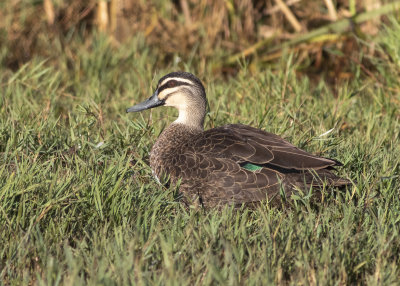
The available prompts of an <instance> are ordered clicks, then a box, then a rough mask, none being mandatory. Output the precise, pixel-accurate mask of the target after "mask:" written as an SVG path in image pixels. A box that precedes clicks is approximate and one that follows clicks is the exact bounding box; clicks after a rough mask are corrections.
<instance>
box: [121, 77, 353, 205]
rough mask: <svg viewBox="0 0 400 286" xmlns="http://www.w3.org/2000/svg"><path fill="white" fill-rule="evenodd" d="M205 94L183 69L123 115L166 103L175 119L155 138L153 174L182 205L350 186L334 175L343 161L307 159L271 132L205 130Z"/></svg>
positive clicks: (254, 200) (239, 127)
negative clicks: (172, 190) (172, 188)
mask: <svg viewBox="0 0 400 286" xmlns="http://www.w3.org/2000/svg"><path fill="white" fill-rule="evenodd" d="M207 105H208V103H207V97H206V91H205V88H204V86H203V84H202V82H201V81H200V80H199V79H198V78H197V77H196V76H195V75H193V74H191V73H188V72H182V71H179V72H171V73H169V74H167V75H165V76H163V77H162V78H161V79H160V80H159V81H158V84H157V87H156V90H155V92H154V93H153V95H152V96H151V97H150V98H148V99H147V100H145V101H143V102H141V103H138V104H136V105H134V106H132V107H130V108H128V109H127V110H126V111H127V112H140V111H144V110H147V109H151V108H155V107H161V106H170V107H174V108H176V109H178V118H177V119H176V120H175V121H173V122H172V123H171V124H170V125H169V126H167V127H166V128H165V129H164V130H163V131H162V132H161V134H160V135H159V137H158V139H157V140H156V142H155V143H154V145H153V147H152V149H151V151H150V153H149V159H150V160H149V161H150V167H151V170H152V173H153V175H154V176H155V178H156V179H157V181H159V182H161V183H162V184H168V185H171V184H173V185H174V186H178V188H179V193H180V194H181V198H182V200H183V202H184V203H185V204H186V205H189V206H192V205H194V206H199V205H200V206H202V207H204V208H218V207H223V206H225V205H233V206H235V207H238V206H242V205H254V204H258V203H260V202H262V201H265V200H267V201H268V202H270V203H271V204H273V203H274V202H275V203H277V204H279V201H281V202H282V198H284V200H288V199H290V197H291V196H292V194H296V193H297V192H299V191H306V192H307V191H308V190H314V189H316V190H317V192H319V193H321V190H322V189H324V188H343V187H345V186H348V185H350V184H351V181H349V180H347V179H345V178H341V177H339V176H337V175H335V174H334V171H335V167H337V166H342V164H341V163H340V162H339V161H337V160H335V159H329V158H324V157H319V156H316V155H313V154H310V153H308V152H306V151H304V150H302V149H300V148H298V147H296V146H294V145H292V144H291V143H289V142H288V141H286V140H284V139H283V138H281V137H280V136H278V135H275V134H273V133H269V132H267V131H264V130H261V129H258V128H254V127H251V126H249V125H244V124H227V125H223V126H220V127H215V128H212V129H208V130H204V119H205V117H206V113H207Z"/></svg>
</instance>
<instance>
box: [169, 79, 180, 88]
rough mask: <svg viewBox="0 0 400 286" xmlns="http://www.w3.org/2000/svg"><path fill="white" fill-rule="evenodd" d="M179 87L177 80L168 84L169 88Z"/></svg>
mask: <svg viewBox="0 0 400 286" xmlns="http://www.w3.org/2000/svg"><path fill="white" fill-rule="evenodd" d="M177 85H178V83H177V82H176V81H175V80H170V81H169V82H167V86H168V87H175V86H177Z"/></svg>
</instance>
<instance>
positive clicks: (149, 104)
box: [126, 72, 207, 129]
mask: <svg viewBox="0 0 400 286" xmlns="http://www.w3.org/2000/svg"><path fill="white" fill-rule="evenodd" d="M158 106H172V107H175V108H176V109H178V111H179V116H178V119H176V120H175V123H180V124H185V125H188V126H190V127H194V128H201V129H203V124H204V117H205V115H206V106H207V99H206V92H205V89H204V86H203V84H202V83H201V81H200V80H199V79H198V78H197V77H195V76H194V75H193V74H191V73H187V72H172V73H169V74H167V75H165V76H163V77H162V78H161V79H160V80H159V81H158V84H157V89H156V91H155V92H154V94H153V95H152V96H151V97H150V98H149V99H147V100H146V101H143V102H141V103H139V104H136V105H134V106H132V107H130V108H128V109H127V110H126V112H138V111H142V110H146V109H150V108H153V107H158Z"/></svg>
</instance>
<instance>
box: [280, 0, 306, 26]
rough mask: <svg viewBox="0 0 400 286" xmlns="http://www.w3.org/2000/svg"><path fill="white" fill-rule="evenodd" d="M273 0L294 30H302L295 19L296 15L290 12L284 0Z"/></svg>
mask: <svg viewBox="0 0 400 286" xmlns="http://www.w3.org/2000/svg"><path fill="white" fill-rule="evenodd" d="M275 2H276V4H277V5H278V6H279V8H280V9H281V10H282V13H283V14H284V15H285V17H286V19H287V20H288V21H289V22H290V24H291V25H292V27H293V28H294V30H295V31H296V32H300V31H301V30H302V27H301V25H300V23H299V21H298V20H297V18H296V16H295V15H294V14H293V13H292V11H290V9H289V8H288V6H287V5H286V4H285V2H283V1H282V0H275Z"/></svg>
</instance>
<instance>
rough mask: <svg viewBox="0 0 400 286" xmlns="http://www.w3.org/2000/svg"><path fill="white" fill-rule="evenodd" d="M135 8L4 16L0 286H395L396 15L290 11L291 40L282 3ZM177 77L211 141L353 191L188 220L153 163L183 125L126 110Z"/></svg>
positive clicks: (36, 5) (7, 11) (73, 6)
mask: <svg viewBox="0 0 400 286" xmlns="http://www.w3.org/2000/svg"><path fill="white" fill-rule="evenodd" d="M133 2H134V5H136V6H133V8H132V10H129V9H128V8H129V7H125V10H124V9H122V10H121V9H120V8H118V7H119V6H118V7H117V8H118V9H116V8H115V7H114V6H112V5H114V4H113V3H115V1H110V2H107V3H105V2H104V3H105V4H106V5H104V3H103V2H97V1H87V2H86V3H83V4H82V3H81V2H80V1H71V2H64V1H61V0H60V1H47V0H44V1H22V0H21V1H7V2H5V1H3V2H1V3H0V17H1V19H2V21H1V22H0V94H1V96H0V281H1V282H2V284H6V285H21V284H24V285H27V284H32V285H60V284H61V285H87V284H89V285H98V284H99V285H118V284H139V285H141V284H144V285H147V284H154V285H159V284H160V285H193V284H198V285H202V284H205V285H207V284H223V285H225V284H226V285H240V284H244V285H260V284H307V285H308V284H312V285H316V284H320V285H327V284H329V285H330V284H340V285H341V284H368V285H392V284H396V283H398V281H399V279H400V269H399V266H398V265H400V258H399V252H400V239H399V230H400V227H399V226H400V197H399V190H400V182H399V172H400V155H399V154H400V24H399V18H398V16H399V13H398V12H396V11H397V10H396V9H397V6H396V5H397V4H396V3H397V2H396V1H395V2H389V1H388V2H387V3H386V2H385V1H382V2H381V1H372V2H371V3H370V2H369V1H333V2H332V1H286V2H283V3H286V7H287V8H289V10H290V11H289V12H291V13H292V14H293V16H294V17H295V20H296V21H297V22H298V23H299V25H300V26H299V27H298V26H297V28H296V24H295V23H296V21H294V20H293V19H292V20H288V19H289V18H288V17H289V16H288V15H290V13H288V12H287V10H284V8H282V6H276V5H278V4H279V3H281V2H282V1H244V2H243V1H199V3H197V4H199V5H196V3H194V1H193V2H192V1H179V2H173V1H171V2H169V1H168V2H166V1H160V2H156V1H154V2H153V1H133ZM118 3H119V2H118ZM214 3H215V4H214ZM326 3H328V4H329V3H331V4H333V7H334V10H333V12H332V9H330V8H328V5H327V4H326ZM366 3H367V4H368V3H370V5H367V4H366ZM373 4H374V5H375V6H374V5H373ZM387 4H391V5H393V6H390V8H391V9H389V10H382V8H384V7H388V6H385V5H387ZM185 5H186V8H185ZM104 6H105V7H106V10H105V11H104V10H102V9H104V8H101V7H104ZM113 7H114V8H113ZM277 7H278V8H277ZM102 11H103V12H104V13H105V14H104V13H103V14H102ZM121 11H123V12H124V13H125V14H123V15H122V16H121V14H120V13H121ZM132 11H133V12H135V13H133V12H132ZM285 11H286V12H285ZM368 11H370V12H368ZM371 11H372V12H371ZM130 12H131V13H130ZM335 13H336V19H335ZM101 15H103V16H104V15H106V19H107V21H103V20H104V18H102V17H101ZM124 15H125V16H124ZM360 15H361V16H360ZM365 15H367V16H365ZM368 15H369V16H368ZM371 15H375V16H377V15H381V16H380V17H372V16H371ZM382 15H383V16H382ZM347 16H354V18H353V22H349V21H348V20H343V19H345V18H344V17H347ZM363 17H364V18H363ZM365 18H367V21H366V20H363V19H365ZM101 19H103V20H101ZM113 19H114V20H113ZM322 20H324V21H322ZM124 21H125V22H124ZM218 21H221V23H220V22H218ZM341 21H342V22H341ZM338 23H342V24H340V25H339V24H338ZM343 23H344V24H343ZM326 25H330V26H326ZM341 25H344V26H341ZM124 27H125V28H124ZM297 29H298V30H297ZM320 29H325V30H322V33H321V32H318V33H316V31H321V30H320ZM99 30H100V31H103V32H99ZM271 31H272V33H271ZM277 31H278V32H277ZM212 35H214V36H212ZM277 48H278V49H277ZM173 70H187V71H191V72H193V73H195V74H197V75H198V76H199V77H200V78H201V79H202V80H203V82H204V83H205V85H206V90H207V93H208V99H209V104H210V112H209V113H208V114H207V118H206V128H211V127H214V126H218V125H222V124H225V123H228V122H241V123H245V124H250V125H252V126H256V127H259V128H262V129H264V130H268V131H271V132H274V133H277V134H280V135H282V136H283V137H285V138H286V139H288V140H290V141H291V142H293V143H294V144H295V145H297V146H300V147H301V148H305V149H306V150H308V151H310V152H313V153H315V154H320V155H323V156H327V157H333V158H336V159H338V160H340V161H342V162H343V163H344V167H342V168H340V169H339V174H340V175H342V176H344V177H346V178H349V179H351V180H352V181H354V185H353V187H352V188H350V189H349V190H347V191H346V192H342V193H327V194H326V196H325V199H324V201H323V202H321V204H318V205H312V204H310V202H309V199H310V196H309V194H299V195H298V196H295V197H294V198H293V199H294V200H293V202H292V203H291V207H290V208H288V209H279V208H271V207H270V206H269V205H268V203H267V202H265V203H264V204H263V205H262V206H260V207H259V208H257V209H255V210H248V209H244V208H243V209H240V210H237V211H235V210H233V209H231V208H225V209H224V210H222V211H207V212H205V211H202V210H198V209H189V210H187V209H185V208H184V207H183V206H182V205H181V204H180V203H179V202H178V201H176V191H175V190H171V189H165V188H163V187H160V186H159V185H157V184H156V182H155V181H154V180H153V178H152V176H151V171H150V168H149V166H148V152H149V150H150V148H151V146H152V144H153V142H154V141H155V140H156V138H157V136H158V134H159V133H160V132H161V130H162V129H163V128H164V127H165V126H166V125H167V124H168V123H169V122H171V121H172V120H173V118H174V116H176V112H175V111H173V110H169V109H167V108H164V109H161V110H152V111H148V112H144V113H142V114H133V115H132V114H129V115H127V114H126V113H125V109H126V107H129V106H131V105H132V104H134V103H136V102H138V101H140V100H142V99H144V98H147V97H148V96H149V95H150V94H151V93H152V90H153V88H154V86H155V84H156V82H157V80H158V79H159V78H160V77H161V76H162V75H164V74H165V73H167V72H170V71H173Z"/></svg>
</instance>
